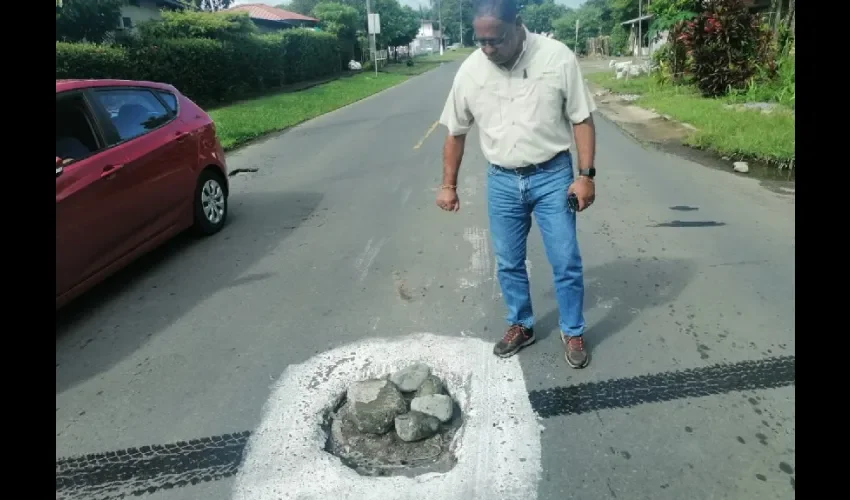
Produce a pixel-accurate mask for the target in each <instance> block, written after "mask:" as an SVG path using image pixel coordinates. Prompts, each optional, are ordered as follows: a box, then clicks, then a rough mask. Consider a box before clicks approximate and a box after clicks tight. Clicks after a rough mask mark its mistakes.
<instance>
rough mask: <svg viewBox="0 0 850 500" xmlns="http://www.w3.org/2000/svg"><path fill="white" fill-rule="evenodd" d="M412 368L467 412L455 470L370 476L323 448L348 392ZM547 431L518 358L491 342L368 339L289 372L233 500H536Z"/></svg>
mask: <svg viewBox="0 0 850 500" xmlns="http://www.w3.org/2000/svg"><path fill="white" fill-rule="evenodd" d="M413 361H420V362H423V363H426V364H428V365H429V366H430V367H431V368H432V370H433V372H434V374H435V375H437V376H438V377H440V378H442V379H443V381H444V382H445V383H446V387H447V388H448V390H449V391H450V392H451V394H452V396H453V397H454V398H455V399H456V400H457V402H458V404H459V405H460V407H461V411H462V412H463V418H464V424H463V427H462V428H461V429H460V430H459V431H458V433H457V434H456V436H455V440H454V442H453V444H452V446H453V448H454V453H455V455H456V457H457V464H455V466H454V468H452V469H451V470H450V471H449V472H446V473H432V474H426V475H422V476H418V477H415V478H409V477H402V476H393V477H366V476H361V475H359V474H357V473H356V472H355V471H353V470H352V469H349V468H348V467H346V466H345V465H343V464H342V463H341V462H340V460H339V459H338V458H336V457H334V456H332V455H330V454H328V453H326V452H325V451H324V446H325V440H326V435H325V433H324V432H323V431H322V429H321V427H320V422H321V419H322V416H323V414H324V413H325V412H326V411H327V409H328V408H330V407H332V406H333V405H334V404H335V403H336V401H337V398H338V397H339V396H340V395H341V394H343V393H344V392H345V391H346V389H347V388H348V386H349V385H350V384H351V383H352V382H354V381H356V380H361V379H364V378H369V377H377V376H382V375H384V374H386V373H389V372H393V371H395V370H398V369H400V368H403V367H405V366H407V365H408V364H409V363H411V362H413ZM540 432H541V426H540V424H539V422H538V420H537V417H536V415H535V413H534V411H533V410H532V408H531V403H530V402H529V400H528V393H527V389H526V387H525V380H524V377H523V372H522V368H521V367H520V364H519V361H518V359H517V358H516V357H513V358H508V359H501V358H497V357H496V356H493V352H492V345H491V343H488V342H484V341H482V340H480V339H475V338H458V337H444V336H437V335H433V334H428V333H423V334H417V335H412V336H409V337H406V338H401V339H397V340H383V339H370V340H366V341H363V342H360V343H356V344H352V345H347V346H343V347H340V348H337V349H334V350H332V351H328V352H325V353H322V354H319V355H317V356H315V357H313V358H311V359H309V360H308V361H306V362H305V363H302V364H299V365H293V366H290V367H288V368H287V369H286V371H285V372H284V373H283V375H282V376H281V377H280V379H279V380H278V382H277V383H276V384H275V385H274V386H273V388H272V394H271V397H270V399H269V401H268V402H267V403H266V406H265V408H264V416H263V419H262V421H261V422H260V425H259V426H258V428H257V429H256V431H255V432H254V433H253V434H252V436H251V438H250V440H249V442H248V445H247V446H246V449H245V454H244V459H243V462H242V466H241V467H240V469H239V473H238V474H237V476H236V479H235V481H234V485H233V495H232V499H233V500H284V499H298V500H313V499H315V500H327V499H334V500H338V499H343V500H344V499H351V500H421V499H423V498H430V499H435V500H534V499H536V498H537V484H538V481H539V480H540V475H541V465H540V459H541V444H540Z"/></svg>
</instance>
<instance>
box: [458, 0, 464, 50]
mask: <svg viewBox="0 0 850 500" xmlns="http://www.w3.org/2000/svg"><path fill="white" fill-rule="evenodd" d="M457 4H458V5H459V6H460V31H459V32H458V35H459V38H460V46H461V47H463V0H458V2H457Z"/></svg>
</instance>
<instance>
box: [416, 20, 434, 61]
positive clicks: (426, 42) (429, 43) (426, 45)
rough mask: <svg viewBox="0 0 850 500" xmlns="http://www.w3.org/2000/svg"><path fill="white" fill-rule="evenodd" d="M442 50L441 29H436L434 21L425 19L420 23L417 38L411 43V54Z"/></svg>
mask: <svg viewBox="0 0 850 500" xmlns="http://www.w3.org/2000/svg"><path fill="white" fill-rule="evenodd" d="M434 52H437V53H439V52H440V30H438V29H434V22H433V21H428V20H427V19H423V20H422V21H420V23H419V31H418V32H417V33H416V38H414V39H413V41H412V42H411V43H410V54H411V55H419V54H429V53H434Z"/></svg>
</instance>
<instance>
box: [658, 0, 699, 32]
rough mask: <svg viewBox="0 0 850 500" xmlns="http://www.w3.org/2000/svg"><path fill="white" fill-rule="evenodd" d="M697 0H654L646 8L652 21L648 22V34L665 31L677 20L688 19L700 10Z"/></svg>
mask: <svg viewBox="0 0 850 500" xmlns="http://www.w3.org/2000/svg"><path fill="white" fill-rule="evenodd" d="M698 3H699V2H698V0H655V1H654V2H652V3H651V4H649V7H648V8H647V12H649V13H650V14H652V22H651V23H650V24H649V36H650V37H651V38H652V37H655V35H656V34H657V33H659V32H661V31H666V30H669V29H670V28H672V27H673V26H674V25H676V24H677V23H678V22H679V21H690V20H691V19H693V18H695V17H696V16H697V14H698V13H699V12H700V10H701V9H700V7H699V5H698Z"/></svg>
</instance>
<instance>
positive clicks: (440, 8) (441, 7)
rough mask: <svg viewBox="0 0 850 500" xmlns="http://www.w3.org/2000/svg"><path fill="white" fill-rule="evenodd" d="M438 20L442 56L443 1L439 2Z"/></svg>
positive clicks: (439, 0)
mask: <svg viewBox="0 0 850 500" xmlns="http://www.w3.org/2000/svg"><path fill="white" fill-rule="evenodd" d="M437 18H438V19H439V20H438V21H437V22H438V24H439V25H440V55H443V0H437Z"/></svg>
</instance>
